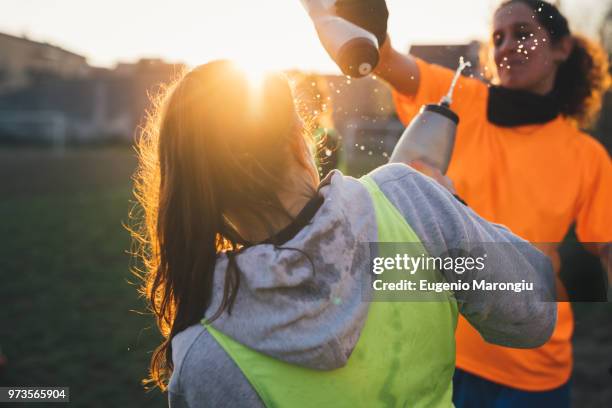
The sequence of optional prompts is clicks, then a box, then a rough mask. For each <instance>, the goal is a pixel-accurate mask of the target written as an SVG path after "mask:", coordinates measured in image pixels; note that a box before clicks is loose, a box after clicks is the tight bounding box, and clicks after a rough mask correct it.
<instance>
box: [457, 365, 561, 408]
mask: <svg viewBox="0 0 612 408" xmlns="http://www.w3.org/2000/svg"><path fill="white" fill-rule="evenodd" d="M453 403H454V404H455V407H456V408H512V407H520V408H548V407H554V408H569V406H570V382H569V381H568V382H567V383H565V384H564V385H562V386H561V387H559V388H555V389H554V390H550V391H522V390H517V389H516V388H510V387H506V386H505V385H501V384H497V383H494V382H492V381H489V380H485V379H484V378H481V377H478V376H476V375H473V374H470V373H468V372H467V371H463V370H460V369H458V368H457V369H456V371H455V376H454V377H453Z"/></svg>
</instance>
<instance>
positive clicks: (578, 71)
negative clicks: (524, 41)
mask: <svg viewBox="0 0 612 408" xmlns="http://www.w3.org/2000/svg"><path fill="white" fill-rule="evenodd" d="M514 3H522V4H525V5H527V6H528V7H529V8H530V9H531V10H533V13H534V16H535V18H536V19H537V21H538V23H539V24H541V25H542V27H544V28H545V29H546V31H547V32H548V34H549V36H550V39H551V41H552V43H553V44H555V43H558V42H559V41H561V39H562V38H564V37H566V36H571V37H572V38H573V40H574V46H573V49H572V52H571V53H570V55H569V57H568V59H567V60H566V61H565V62H563V63H562V64H561V65H560V66H559V68H558V71H557V76H556V78H555V85H554V89H553V92H554V94H555V95H556V97H557V98H558V99H559V101H560V105H561V114H562V115H564V116H566V117H568V118H570V119H572V120H574V121H575V122H576V123H577V124H578V125H579V126H582V127H588V126H590V125H592V124H593V123H594V121H595V119H596V118H597V115H598V114H599V111H600V110H601V104H602V98H603V95H604V94H605V92H606V91H607V90H608V88H609V87H610V74H609V67H608V55H607V53H606V52H605V51H604V50H603V48H602V47H601V46H600V45H599V44H597V43H595V42H593V41H591V40H588V39H587V38H586V37H583V36H581V35H572V33H571V32H570V28H569V24H568V21H567V19H566V18H565V17H564V16H563V15H562V14H561V12H560V11H559V9H558V8H557V7H556V6H554V5H553V4H551V3H548V2H545V1H541V0H507V1H504V2H503V3H501V5H500V6H499V7H498V8H497V10H500V9H502V8H503V7H506V6H508V5H511V4H514Z"/></svg>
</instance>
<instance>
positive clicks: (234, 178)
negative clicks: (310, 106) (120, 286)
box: [135, 61, 556, 407]
mask: <svg viewBox="0 0 612 408" xmlns="http://www.w3.org/2000/svg"><path fill="white" fill-rule="evenodd" d="M310 141H311V136H310V130H309V129H308V128H307V127H305V126H304V123H303V121H302V120H301V119H300V117H299V116H298V115H297V114H296V109H295V103H294V98H293V95H292V92H291V89H290V87H289V84H288V82H287V80H286V79H285V78H284V77H283V76H282V75H278V74H277V75H270V76H268V77H267V79H266V80H265V81H264V82H263V83H262V84H261V85H260V86H259V87H254V86H251V85H250V84H249V82H248V81H247V80H246V77H245V75H244V74H243V73H241V72H240V71H239V70H238V69H236V68H235V67H234V66H233V65H232V64H231V63H229V62H226V61H215V62H210V63H208V64H205V65H202V66H200V67H197V68H195V69H193V70H192V71H190V72H189V73H187V74H186V75H185V76H184V77H183V78H181V79H180V80H179V81H177V82H176V83H175V84H174V85H173V86H171V87H170V88H169V89H168V90H167V92H166V93H165V96H164V97H163V98H161V99H160V103H159V106H158V107H157V109H156V110H155V111H154V112H153V113H152V115H151V116H150V118H149V122H148V126H147V127H146V128H145V132H144V133H143V134H142V136H141V138H140V142H139V152H140V166H139V169H138V172H137V173H136V195H137V198H138V200H139V202H140V204H141V206H142V209H143V210H144V213H143V223H142V225H141V228H140V229H136V231H135V237H136V239H137V240H138V242H139V243H140V248H141V251H140V254H141V255H142V257H143V260H144V262H145V266H146V274H145V275H144V276H143V277H144V284H143V288H142V291H143V293H144V295H145V296H146V297H147V299H148V300H149V303H150V307H151V310H152V311H153V313H154V314H155V316H156V318H157V323H158V326H159V328H160V331H161V333H162V334H163V336H164V341H163V343H162V344H161V345H160V347H159V348H158V349H157V350H156V351H155V353H154V354H153V356H152V360H151V370H150V380H151V381H152V382H154V383H155V384H156V385H159V386H160V388H162V389H166V388H167V389H168V390H169V398H170V405H171V406H173V407H183V406H189V407H197V406H215V407H223V406H228V407H253V406H255V407H257V406H292V407H293V406H297V407H299V406H347V407H355V406H359V407H372V406H390V405H393V406H395V405H402V406H411V407H415V406H423V407H425V406H427V407H429V406H451V404H452V403H451V388H452V386H451V380H452V375H453V371H454V330H455V323H456V316H457V312H460V313H462V314H463V315H465V316H466V317H467V318H468V319H469V320H470V321H471V322H472V324H474V325H475V326H476V327H478V329H479V331H480V333H481V334H482V335H483V336H484V337H485V338H486V339H488V340H489V341H491V342H494V343H496V344H503V345H509V346H515V347H537V346H539V345H541V344H542V343H544V342H545V341H546V340H547V339H548V337H549V336H550V333H551V331H552V328H553V327H554V320H555V314H556V307H555V304H554V303H553V302H545V301H544V300H546V295H547V294H550V292H551V290H554V289H552V286H551V285H554V282H553V281H552V267H551V264H550V262H549V260H548V258H547V257H546V256H544V255H543V254H542V253H541V252H539V251H538V250H536V249H535V248H533V247H531V246H530V245H529V244H528V243H526V242H524V241H522V240H521V239H519V238H517V237H516V236H514V235H513V234H511V233H510V232H509V231H508V230H506V229H505V228H503V227H501V226H498V225H493V224H489V223H487V222H485V221H484V220H482V219H481V218H480V217H479V216H478V215H476V214H475V213H474V212H472V211H471V210H470V209H469V208H468V207H466V206H464V205H463V204H461V203H460V202H459V201H458V200H456V199H455V198H454V197H453V196H452V195H451V194H450V193H449V192H448V191H446V190H445V189H444V188H442V187H441V186H440V185H439V184H437V183H435V182H434V181H432V180H430V179H428V178H426V177H424V176H422V175H421V174H419V173H417V172H416V171H414V170H411V169H410V167H408V166H406V165H404V164H392V165H386V166H383V167H381V168H379V169H377V170H376V171H374V172H372V173H370V174H369V175H367V176H364V177H363V178H362V179H359V180H357V179H354V178H351V177H347V176H344V175H342V173H341V172H339V171H338V170H334V171H332V172H331V173H330V174H329V175H328V177H326V178H325V179H324V180H323V181H320V180H319V178H318V175H317V171H316V165H315V162H314V159H313V152H312V146H311V142H310ZM378 242H387V243H393V242H398V243H411V244H410V245H411V248H412V250H410V251H409V250H407V251H408V252H410V253H411V254H413V255H414V256H415V257H424V256H425V254H426V253H428V254H430V255H432V256H434V255H437V254H442V253H445V254H447V258H448V259H449V260H450V261H451V263H452V261H456V262H457V265H459V264H458V262H459V261H464V260H465V256H466V255H465V254H466V252H465V251H468V253H471V252H469V251H472V252H473V253H474V254H476V253H478V248H475V247H474V246H478V245H481V244H480V243H482V242H499V243H506V245H507V246H508V247H507V248H508V251H495V250H492V251H491V252H488V253H487V255H488V258H487V260H486V267H485V268H484V270H468V271H465V272H464V271H460V272H462V273H463V272H464V273H463V274H462V275H461V279H462V280H463V281H465V282H469V281H471V280H473V279H476V278H478V279H484V280H486V281H487V282H490V283H496V282H508V281H510V282H521V281H528V282H530V283H532V284H533V285H534V287H535V289H534V290H533V291H525V292H523V293H520V294H517V293H515V292H512V291H508V292H490V293H486V292H478V291H467V292H466V293H464V294H463V295H462V301H461V302H456V300H455V298H454V296H453V293H452V292H450V291H448V290H444V291H442V292H437V293H436V294H435V296H436V297H435V301H417V302H402V301H400V302H398V301H395V302H384V301H375V302H370V300H373V299H376V298H377V296H380V295H381V292H378V293H374V292H375V286H376V285H378V286H376V287H380V286H381V285H383V283H388V282H387V281H386V280H385V278H381V276H387V275H384V274H383V275H379V274H378V273H380V272H376V273H377V275H375V274H373V273H372V271H373V270H372V269H371V268H372V262H374V264H375V265H376V259H383V258H378V257H377V258H372V257H373V256H375V255H376V254H377V255H378V256H381V255H385V256H386V258H384V259H386V260H387V261H389V260H390V261H391V262H393V259H394V258H393V256H395V255H394V254H393V253H392V251H391V250H390V249H389V247H388V246H385V245H383V244H378ZM369 243H373V245H370V244H369ZM430 243H437V245H438V246H437V247H436V248H433V247H432V246H431V244H430ZM479 248H480V247H479ZM458 249H463V252H462V251H457V250H458ZM397 255H398V256H399V254H397ZM460 258H461V259H460ZM372 259H374V261H373V260H372ZM378 265H379V266H380V264H378ZM385 265H387V264H385ZM464 266H465V265H464ZM387 267H389V266H387ZM391 268H392V267H391ZM414 272H415V273H416V276H417V277H421V278H423V277H428V276H429V277H431V279H432V280H436V281H440V282H438V283H444V281H446V282H454V281H457V275H456V274H455V273H454V271H453V270H452V269H444V270H433V271H431V272H430V274H428V272H427V271H425V270H421V269H419V270H418V271H417V270H416V269H415V271H414ZM373 279H376V282H375V283H372V280H373ZM404 296H407V295H404ZM402 299H403V300H406V299H407V298H401V297H400V298H399V300H402ZM427 299H430V300H431V299H433V298H425V300H427ZM379 300H380V299H379ZM395 300H398V298H395ZM516 300H519V301H516Z"/></svg>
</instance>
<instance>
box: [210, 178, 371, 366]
mask: <svg viewBox="0 0 612 408" xmlns="http://www.w3.org/2000/svg"><path fill="white" fill-rule="evenodd" d="M318 194H319V195H320V196H322V197H323V203H322V205H321V207H320V208H319V210H318V211H317V212H316V214H315V215H314V217H313V218H312V219H311V220H310V222H309V223H308V224H307V225H306V226H305V227H303V228H302V229H301V230H300V231H299V232H298V233H297V234H296V235H295V236H294V237H293V238H292V239H290V240H289V241H287V242H285V243H284V244H282V245H280V246H276V247H275V246H274V245H271V244H259V245H255V246H252V247H249V248H247V249H245V250H244V251H242V252H241V253H240V254H239V255H238V256H237V257H236V261H237V264H238V267H239V269H240V271H239V274H240V287H239V290H238V294H237V296H236V301H235V303H234V305H233V308H232V313H231V315H228V314H227V312H224V313H223V314H222V315H221V316H220V317H219V318H218V319H217V320H215V321H214V322H213V323H212V326H213V327H214V328H216V329H217V330H219V331H221V332H222V333H224V334H226V335H228V336H230V337H231V338H233V339H234V340H236V341H238V342H239V343H241V344H243V345H245V346H248V347H250V348H252V349H254V350H257V351H259V352H261V353H264V354H266V355H269V356H271V357H274V358H276V359H280V360H283V361H285V362H288V363H292V364H297V365H300V366H304V367H308V368H313V369H319V370H330V369H335V368H338V367H342V366H344V365H345V364H346V361H347V359H348V358H349V356H350V355H351V352H352V350H353V349H354V347H355V345H356V343H357V340H358V339H359V335H360V333H361V329H362V328H363V325H364V323H365V319H366V317H367V312H368V307H369V292H368V291H367V290H365V291H363V290H362V285H361V283H362V278H364V277H365V275H364V272H365V271H366V270H367V267H368V263H369V253H367V252H368V251H367V250H365V249H367V247H368V246H367V245H364V243H367V242H373V241H376V220H375V215H374V209H373V206H372V201H371V199H370V196H369V193H368V192H367V190H366V189H365V187H364V186H363V185H362V184H361V183H360V182H359V181H358V180H356V179H354V178H351V177H346V176H343V175H342V173H340V172H339V171H333V172H332V173H331V174H330V175H329V176H328V177H327V178H326V179H325V180H324V181H323V182H322V183H321V186H320V187H319V192H318ZM360 244H361V245H360ZM227 265H228V259H227V257H226V256H225V255H222V256H221V257H220V258H219V260H218V261H217V266H216V269H215V279H214V286H215V287H214V292H213V293H214V295H213V300H212V303H211V305H210V307H209V308H208V312H207V317H209V316H212V315H213V314H214V313H215V311H216V310H217V309H218V307H219V304H220V303H221V298H222V296H223V284H224V279H225V275H226V270H227ZM366 287H367V286H366ZM362 292H363V293H362Z"/></svg>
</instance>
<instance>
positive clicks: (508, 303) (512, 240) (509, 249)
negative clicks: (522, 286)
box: [371, 164, 557, 348]
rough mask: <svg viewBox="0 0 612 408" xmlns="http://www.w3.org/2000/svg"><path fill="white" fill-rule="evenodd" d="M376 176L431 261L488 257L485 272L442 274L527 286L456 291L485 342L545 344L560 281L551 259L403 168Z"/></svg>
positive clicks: (527, 345)
mask: <svg viewBox="0 0 612 408" xmlns="http://www.w3.org/2000/svg"><path fill="white" fill-rule="evenodd" d="M371 176H372V177H373V178H374V180H375V181H376V183H377V184H378V185H379V188H380V189H381V190H382V191H383V193H384V194H385V196H387V198H388V199H389V200H390V201H391V202H392V203H393V204H394V205H395V206H396V207H397V208H398V210H399V211H400V213H401V214H402V215H403V216H404V218H405V219H406V221H407V222H408V224H409V225H410V226H411V227H412V228H413V230H414V231H415V233H416V234H417V236H419V238H420V239H421V241H422V242H423V244H424V246H425V248H426V249H427V251H428V252H429V254H430V255H431V256H441V255H442V256H451V257H458V256H466V253H467V254H470V255H472V256H474V254H480V255H482V254H486V261H485V268H484V269H483V270H481V271H478V270H472V271H465V272H464V273H463V274H461V275H458V274H457V273H456V272H455V271H452V270H446V271H443V273H444V276H445V278H446V280H447V281H449V282H456V281H457V280H458V279H461V281H462V282H469V283H470V284H471V282H472V281H474V280H477V281H482V280H484V281H485V282H487V283H502V282H522V281H525V282H528V283H533V288H534V289H533V291H523V292H520V293H516V292H513V291H502V290H497V291H491V290H469V291H462V292H460V293H459V292H456V293H455V297H456V299H457V303H458V307H459V311H460V312H461V314H462V315H463V316H464V317H466V318H467V320H468V321H469V322H470V323H471V324H472V326H474V327H475V328H476V329H477V330H478V332H479V333H480V334H481V335H482V337H483V338H484V339H485V340H486V341H488V342H490V343H494V344H497V345H501V346H506V347H515V348H533V347H538V346H540V345H542V344H544V343H545V342H546V341H547V340H548V339H549V338H550V336H551V334H552V332H553V330H554V327H555V323H556V314H557V313H556V303H555V302H554V300H555V299H554V293H555V287H554V285H555V283H554V274H553V270H552V265H551V263H550V261H549V259H548V257H547V256H545V255H544V254H543V253H541V252H540V251H538V250H537V249H536V248H534V247H533V246H531V245H530V244H529V243H528V242H526V241H524V240H522V239H521V238H519V237H518V236H516V235H514V234H513V233H512V232H510V231H509V230H508V229H507V228H505V227H503V226H501V225H497V224H492V223H489V222H487V221H486V220H484V219H483V218H482V217H480V216H479V215H478V214H476V213H475V212H474V211H472V210H471V209H470V208H469V207H467V206H465V205H464V204H462V203H461V202H459V200H457V199H456V198H455V197H453V196H452V195H451V194H450V193H449V192H448V191H447V190H445V189H444V188H443V187H442V186H440V185H439V184H438V183H436V182H435V181H433V180H432V179H430V178H428V177H426V176H423V175H422V174H421V173H418V172H417V171H415V170H413V169H412V168H410V167H409V166H406V165H404V164H389V165H386V166H383V167H380V168H379V169H377V170H375V171H374V172H373V173H372V174H371Z"/></svg>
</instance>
